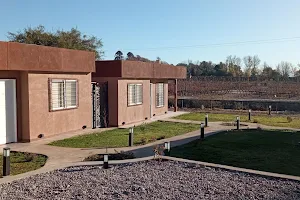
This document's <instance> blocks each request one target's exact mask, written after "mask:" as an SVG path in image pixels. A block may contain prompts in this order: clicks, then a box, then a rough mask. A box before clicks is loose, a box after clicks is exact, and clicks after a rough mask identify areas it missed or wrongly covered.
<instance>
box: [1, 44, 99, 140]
mask: <svg viewBox="0 0 300 200" xmlns="http://www.w3.org/2000/svg"><path fill="white" fill-rule="evenodd" d="M94 71H95V55H94V53H92V52H86V51H77V50H68V49H61V48H53V47H45V46H38V45H28V44H19V43H12V42H0V144H5V143H11V142H29V141H32V140H36V139H38V138H42V137H48V136H51V135H54V134H59V133H63V132H68V131H73V130H78V129H82V128H85V127H91V124H92V119H91V115H92V106H91V72H94Z"/></svg>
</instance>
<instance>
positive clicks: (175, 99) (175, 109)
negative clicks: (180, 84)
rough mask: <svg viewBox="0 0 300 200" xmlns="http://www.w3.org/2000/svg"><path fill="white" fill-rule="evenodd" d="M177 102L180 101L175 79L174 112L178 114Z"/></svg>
mask: <svg viewBox="0 0 300 200" xmlns="http://www.w3.org/2000/svg"><path fill="white" fill-rule="evenodd" d="M177 101H178V97H177V79H175V80H174V112H177V110H178V108H177Z"/></svg>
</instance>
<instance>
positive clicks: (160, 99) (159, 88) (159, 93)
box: [155, 83, 165, 107]
mask: <svg viewBox="0 0 300 200" xmlns="http://www.w3.org/2000/svg"><path fill="white" fill-rule="evenodd" d="M155 86H156V88H155V91H156V96H155V98H156V107H163V106H164V101H165V92H164V91H165V90H164V84H163V83H156V84H155Z"/></svg>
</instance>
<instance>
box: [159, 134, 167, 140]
mask: <svg viewBox="0 0 300 200" xmlns="http://www.w3.org/2000/svg"><path fill="white" fill-rule="evenodd" d="M165 138H166V136H165V135H162V136H160V137H158V138H157V140H163V139H165Z"/></svg>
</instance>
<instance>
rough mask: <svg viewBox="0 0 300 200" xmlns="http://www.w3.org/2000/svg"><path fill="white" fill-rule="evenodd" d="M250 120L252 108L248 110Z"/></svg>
mask: <svg viewBox="0 0 300 200" xmlns="http://www.w3.org/2000/svg"><path fill="white" fill-rule="evenodd" d="M248 120H249V121H251V109H249V111H248Z"/></svg>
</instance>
